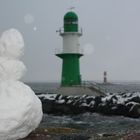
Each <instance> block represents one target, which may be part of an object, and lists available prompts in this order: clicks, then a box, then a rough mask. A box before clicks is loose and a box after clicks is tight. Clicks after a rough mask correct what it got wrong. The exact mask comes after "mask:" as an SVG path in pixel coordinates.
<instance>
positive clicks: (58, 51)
mask: <svg viewBox="0 0 140 140" xmlns="http://www.w3.org/2000/svg"><path fill="white" fill-rule="evenodd" d="M62 53H72V54H74V53H76V54H77V53H79V54H84V50H83V49H81V48H79V49H78V50H74V51H71V52H68V51H64V50H63V49H62V48H55V54H62Z"/></svg>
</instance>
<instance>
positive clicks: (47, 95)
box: [38, 94, 57, 100]
mask: <svg viewBox="0 0 140 140" xmlns="http://www.w3.org/2000/svg"><path fill="white" fill-rule="evenodd" d="M56 96H57V94H41V95H38V97H39V98H45V99H48V100H55V98H56Z"/></svg>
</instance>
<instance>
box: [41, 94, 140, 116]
mask: <svg viewBox="0 0 140 140" xmlns="http://www.w3.org/2000/svg"><path fill="white" fill-rule="evenodd" d="M40 96H41V95H40ZM43 96H44V98H43ZM50 96H51V97H52V98H51V100H50ZM41 97H42V98H41V100H42V103H43V111H44V113H53V114H79V113H84V112H97V113H101V114H105V115H123V116H128V117H133V118H139V117H140V93H138V92H136V93H119V94H118V93H114V94H107V96H106V97H102V96H97V97H94V96H88V95H85V96H62V95H55V94H53V96H52V95H51V94H46V95H45V94H44V95H42V96H41Z"/></svg>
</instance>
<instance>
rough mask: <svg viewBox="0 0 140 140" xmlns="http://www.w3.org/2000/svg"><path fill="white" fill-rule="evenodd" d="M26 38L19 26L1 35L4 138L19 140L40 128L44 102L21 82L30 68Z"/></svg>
mask: <svg viewBox="0 0 140 140" xmlns="http://www.w3.org/2000/svg"><path fill="white" fill-rule="evenodd" d="M23 47H24V41H23V38H22V35H21V34H20V33H19V32H18V31H17V30H15V29H11V30H8V31H6V32H4V33H3V35H2V37H1V38H0V114H1V115H0V140H18V139H20V138H24V137H26V136H27V135H28V134H29V133H30V132H32V131H33V130H34V129H35V128H37V127H38V125H39V123H40V121H41V119H42V114H43V113H42V105H41V102H40V100H39V99H38V97H37V96H36V95H35V93H34V92H33V91H32V89H31V88H30V87H29V86H27V85H25V84H24V83H22V82H20V81H19V80H20V79H21V77H22V76H23V75H24V73H25V71H26V67H25V65H24V64H23V62H22V61H20V57H21V56H22V55H23Z"/></svg>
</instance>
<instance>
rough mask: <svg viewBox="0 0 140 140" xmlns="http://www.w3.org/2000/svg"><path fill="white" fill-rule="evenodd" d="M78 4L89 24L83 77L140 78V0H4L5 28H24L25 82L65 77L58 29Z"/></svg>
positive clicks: (1, 24)
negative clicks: (58, 49)
mask: <svg viewBox="0 0 140 140" xmlns="http://www.w3.org/2000/svg"><path fill="white" fill-rule="evenodd" d="M72 6H73V7H75V10H74V11H75V12H76V13H77V14H78V16H79V24H80V26H81V27H82V28H83V33H84V34H83V36H82V37H81V38H80V43H81V48H84V51H85V56H83V57H82V58H81V74H82V79H83V80H102V79H103V71H107V72H108V79H109V80H119V81H120V80H123V81H124V80H129V81H131V80H140V0H0V33H2V32H3V31H4V30H7V29H10V28H16V29H18V30H19V31H20V32H21V33H22V34H23V37H24V40H25V55H24V57H23V61H24V63H25V65H26V66H27V68H28V71H27V73H26V76H25V77H24V81H34V82H39V81H42V82H47V81H60V79H61V65H62V61H61V59H60V58H57V57H56V56H55V48H61V47H62V38H61V37H60V36H59V35H58V34H57V33H56V30H57V29H59V28H60V27H62V26H63V16H64V14H65V13H66V12H67V11H69V8H70V7H72Z"/></svg>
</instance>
